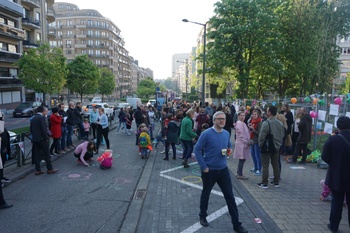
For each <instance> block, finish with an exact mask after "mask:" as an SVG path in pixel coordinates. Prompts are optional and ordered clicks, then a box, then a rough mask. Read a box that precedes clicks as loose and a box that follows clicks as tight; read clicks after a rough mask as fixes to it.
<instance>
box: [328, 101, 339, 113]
mask: <svg viewBox="0 0 350 233" xmlns="http://www.w3.org/2000/svg"><path fill="white" fill-rule="evenodd" d="M338 113H339V105H337V104H331V106H330V107H329V115H333V116H338Z"/></svg>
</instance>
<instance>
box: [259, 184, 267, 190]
mask: <svg viewBox="0 0 350 233" xmlns="http://www.w3.org/2000/svg"><path fill="white" fill-rule="evenodd" d="M258 187H259V188H262V189H268V188H269V186H267V184H263V183H258Z"/></svg>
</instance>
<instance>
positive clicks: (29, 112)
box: [13, 102, 41, 117]
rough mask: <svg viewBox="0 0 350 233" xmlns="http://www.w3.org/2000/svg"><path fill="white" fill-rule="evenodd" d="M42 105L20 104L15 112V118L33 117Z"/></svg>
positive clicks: (37, 103)
mask: <svg viewBox="0 0 350 233" xmlns="http://www.w3.org/2000/svg"><path fill="white" fill-rule="evenodd" d="M40 105H41V103H40V102H23V103H20V104H19V105H18V106H17V107H16V108H15V110H14V111H13V117H23V116H30V117H31V116H33V115H34V113H35V110H36V109H37V108H38V107H39V106H40Z"/></svg>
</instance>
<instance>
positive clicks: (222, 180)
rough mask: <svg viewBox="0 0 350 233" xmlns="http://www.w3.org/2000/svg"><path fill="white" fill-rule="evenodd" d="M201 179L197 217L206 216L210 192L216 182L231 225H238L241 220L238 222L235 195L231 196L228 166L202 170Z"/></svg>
mask: <svg viewBox="0 0 350 233" xmlns="http://www.w3.org/2000/svg"><path fill="white" fill-rule="evenodd" d="M202 180H203V190H202V194H201V199H200V213H199V217H200V218H206V217H207V216H208V214H207V210H208V202H209V196H210V192H211V190H212V189H213V187H214V185H215V184H216V183H217V184H218V185H219V187H220V189H221V191H222V193H223V194H224V198H225V201H226V204H227V207H228V211H229V213H230V215H231V221H232V224H233V227H239V226H240V225H241V222H239V214H238V209H237V205H236V200H235V197H234V196H233V191H232V183H231V176H230V172H229V171H228V168H227V167H226V168H224V169H222V170H209V172H207V173H204V172H202Z"/></svg>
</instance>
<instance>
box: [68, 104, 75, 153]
mask: <svg viewBox="0 0 350 233" xmlns="http://www.w3.org/2000/svg"><path fill="white" fill-rule="evenodd" d="M74 106H75V105H74V102H73V101H70V102H69V103H68V109H67V111H66V114H67V120H66V124H67V147H66V148H67V149H74V145H73V141H72V135H73V128H74V127H75V125H76V124H75V121H76V120H75V114H74Z"/></svg>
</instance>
